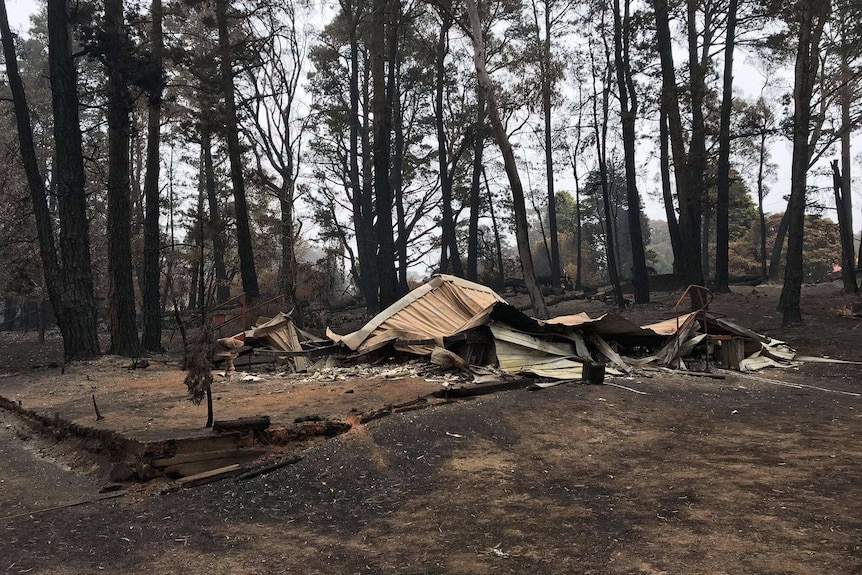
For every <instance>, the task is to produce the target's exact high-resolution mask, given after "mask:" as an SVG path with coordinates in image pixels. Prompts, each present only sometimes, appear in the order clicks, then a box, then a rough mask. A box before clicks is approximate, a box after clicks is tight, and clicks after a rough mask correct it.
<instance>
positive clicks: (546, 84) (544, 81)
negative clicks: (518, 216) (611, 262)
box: [531, 0, 572, 287]
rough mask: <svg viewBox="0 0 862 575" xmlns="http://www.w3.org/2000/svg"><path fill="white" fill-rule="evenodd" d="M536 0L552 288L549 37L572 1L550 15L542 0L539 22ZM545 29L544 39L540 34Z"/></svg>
mask: <svg viewBox="0 0 862 575" xmlns="http://www.w3.org/2000/svg"><path fill="white" fill-rule="evenodd" d="M539 3H540V2H539V1H538V0H532V2H531V4H532V12H533V27H534V29H535V34H536V43H537V45H538V46H539V54H540V55H539V58H538V60H539V81H540V83H541V96H542V117H543V120H544V148H545V180H546V183H547V188H548V233H549V235H550V244H551V245H550V252H551V253H550V266H551V283H552V284H553V286H554V287H560V271H561V268H560V242H559V237H558V234H557V209H556V196H555V195H554V137H553V132H552V127H553V123H552V115H553V105H552V95H553V91H554V81H555V79H556V76H557V66H556V65H555V62H554V61H553V59H552V51H551V36H552V35H553V34H554V33H555V32H556V31H557V28H558V27H559V26H558V24H559V22H560V21H562V19H563V18H564V17H565V16H566V13H567V12H568V8H569V7H570V6H571V4H572V3H571V2H565V3H564V4H563V6H561V7H558V12H557V14H554V15H552V10H553V7H554V4H555V2H554V0H543V1H542V2H541V4H542V10H541V13H542V19H541V20H542V23H541V24H540V18H539V12H540V10H539ZM543 31H544V38H543V37H542V33H543Z"/></svg>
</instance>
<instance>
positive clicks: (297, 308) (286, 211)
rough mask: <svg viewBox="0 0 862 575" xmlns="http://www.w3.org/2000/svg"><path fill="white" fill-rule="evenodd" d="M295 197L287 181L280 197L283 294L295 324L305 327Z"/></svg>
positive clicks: (292, 186)
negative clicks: (298, 283)
mask: <svg viewBox="0 0 862 575" xmlns="http://www.w3.org/2000/svg"><path fill="white" fill-rule="evenodd" d="M295 195H296V194H295V189H294V182H293V181H292V180H290V179H288V180H286V181H285V182H284V184H283V189H282V190H281V191H280V192H279V195H278V200H279V206H280V208H281V293H282V294H284V299H285V301H286V302H287V305H288V306H290V308H291V309H293V314H292V315H291V318H292V319H293V322H294V323H295V324H296V325H298V326H299V327H303V325H304V317H303V316H304V314H303V309H302V306H301V305H300V302H299V299H298V298H297V297H296V277H297V273H296V272H297V265H296V231H295V229H294V228H295V226H294V214H293V202H294V196H295Z"/></svg>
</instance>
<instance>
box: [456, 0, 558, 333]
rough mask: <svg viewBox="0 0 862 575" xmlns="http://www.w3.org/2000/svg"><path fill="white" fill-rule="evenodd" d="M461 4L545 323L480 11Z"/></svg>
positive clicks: (470, 1) (528, 277)
mask: <svg viewBox="0 0 862 575" xmlns="http://www.w3.org/2000/svg"><path fill="white" fill-rule="evenodd" d="M464 4H465V5H466V8H467V14H468V16H469V18H470V29H471V31H472V34H471V37H472V38H471V39H472V41H473V65H474V66H475V68H476V76H477V78H478V80H479V85H480V86H482V90H483V91H484V92H485V100H486V101H487V107H488V118H489V120H490V122H491V128H492V130H493V131H494V138H495V139H496V141H497V145H498V146H499V147H500V152H501V153H502V155H503V163H504V165H505V168H506V175H507V176H508V178H509V186H510V187H511V188H512V206H513V211H514V215H515V237H516V238H517V242H518V255H519V256H520V259H521V271H522V272H523V274H524V283H525V284H526V286H527V291H528V292H529V294H530V303H531V304H532V306H533V313H534V314H535V315H536V317H537V318H540V319H547V318H548V308H547V306H546V305H545V298H544V297H543V296H542V291H541V290H540V289H539V285H538V283H536V275H535V272H534V270H533V255H532V253H531V252H530V238H529V234H528V229H529V224H528V223H527V209H526V204H525V203H524V188H523V186H522V185H521V178H520V176H519V175H518V166H517V163H516V162H515V154H514V152H513V151H512V146H511V144H510V143H509V137H508V135H507V134H506V128H505V127H504V126H503V121H502V120H501V119H500V112H499V108H498V106H497V100H496V98H495V96H494V91H493V87H492V85H491V78H490V77H489V76H488V70H487V68H486V67H485V43H484V41H483V39H482V24H481V22H480V20H479V9H478V7H477V6H476V2H475V0H465V2H464Z"/></svg>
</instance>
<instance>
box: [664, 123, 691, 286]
mask: <svg viewBox="0 0 862 575" xmlns="http://www.w3.org/2000/svg"><path fill="white" fill-rule="evenodd" d="M659 116H660V117H659V148H660V152H659V156H660V157H659V167H660V170H661V195H662V199H663V200H664V213H665V216H666V217H667V229H668V235H669V236H670V246H671V250H672V251H673V272H674V273H677V274H678V273H683V270H684V269H685V266H684V265H683V262H684V261H685V256H684V255H683V247H682V236H681V235H680V233H679V222H678V221H677V219H676V209H675V208H674V203H673V193H672V192H671V187H670V150H669V149H668V146H669V139H670V136H669V135H668V128H667V112H666V111H665V109H664V107H662V108H661V112H660V114H659Z"/></svg>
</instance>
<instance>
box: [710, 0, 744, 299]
mask: <svg viewBox="0 0 862 575" xmlns="http://www.w3.org/2000/svg"><path fill="white" fill-rule="evenodd" d="M738 4H739V0H730V5H729V7H728V9H727V10H728V12H727V33H726V39H725V48H724V86H723V88H722V100H721V118H720V120H719V124H720V126H719V135H718V202H717V204H716V214H715V283H714V284H713V290H714V291H716V292H720V293H728V292H730V285H729V282H730V270H729V250H730V221H729V218H730V112H731V107H732V105H733V48H734V45H735V44H736V10H737V6H738Z"/></svg>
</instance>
